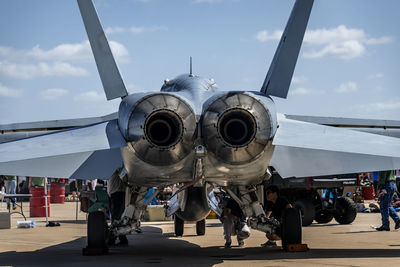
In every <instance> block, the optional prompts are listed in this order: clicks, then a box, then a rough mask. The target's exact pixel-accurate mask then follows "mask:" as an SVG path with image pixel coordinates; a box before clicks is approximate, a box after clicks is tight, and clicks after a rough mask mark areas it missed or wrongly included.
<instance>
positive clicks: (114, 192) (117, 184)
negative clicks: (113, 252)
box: [107, 168, 128, 245]
mask: <svg viewBox="0 0 400 267" xmlns="http://www.w3.org/2000/svg"><path fill="white" fill-rule="evenodd" d="M121 170H122V168H118V169H117V170H116V171H115V172H114V173H113V175H112V176H111V178H110V180H109V181H108V185H107V193H108V196H109V197H110V213H111V223H114V222H115V221H117V220H120V219H121V216H122V213H123V212H124V209H125V184H124V183H123V182H122V180H121V178H120V177H119V174H120V173H121ZM118 238H119V243H118V245H128V239H127V238H126V235H120V236H118ZM115 240H116V238H110V240H109V242H108V244H109V245H114V244H115Z"/></svg>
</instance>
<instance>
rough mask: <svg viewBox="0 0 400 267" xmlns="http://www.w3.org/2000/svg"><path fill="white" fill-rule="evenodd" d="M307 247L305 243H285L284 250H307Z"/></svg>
mask: <svg viewBox="0 0 400 267" xmlns="http://www.w3.org/2000/svg"><path fill="white" fill-rule="evenodd" d="M308 250H309V248H308V246H307V244H291V245H287V246H286V248H285V251H287V252H305V251H308Z"/></svg>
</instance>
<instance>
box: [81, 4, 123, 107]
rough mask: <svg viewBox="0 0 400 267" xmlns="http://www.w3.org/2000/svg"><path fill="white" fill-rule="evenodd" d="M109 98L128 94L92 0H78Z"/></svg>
mask: <svg viewBox="0 0 400 267" xmlns="http://www.w3.org/2000/svg"><path fill="white" fill-rule="evenodd" d="M78 5H79V9H80V12H81V15H82V19H83V23H84V24H85V29H86V33H87V35H88V38H89V42H90V46H91V47H92V51H93V55H94V59H95V60H96V65H97V69H98V71H99V75H100V78H101V82H102V83H103V88H104V92H105V93H106V96H107V100H111V99H114V98H118V97H124V96H127V95H128V92H127V90H126V87H125V84H124V81H123V80H122V77H121V74H120V72H119V70H118V66H117V64H116V62H115V59H114V56H113V54H112V52H111V49H110V45H109V43H108V41H107V38H106V36H105V34H104V30H103V27H102V26H101V23H100V20H99V17H98V15H97V12H96V9H95V7H94V5H93V2H92V0H78Z"/></svg>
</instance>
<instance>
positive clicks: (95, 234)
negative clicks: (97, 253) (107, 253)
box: [87, 211, 108, 248]
mask: <svg viewBox="0 0 400 267" xmlns="http://www.w3.org/2000/svg"><path fill="white" fill-rule="evenodd" d="M87 237H88V247H89V248H106V247H107V237H108V225H107V221H106V216H105V214H104V212H102V211H95V212H90V213H89V218H88V225H87Z"/></svg>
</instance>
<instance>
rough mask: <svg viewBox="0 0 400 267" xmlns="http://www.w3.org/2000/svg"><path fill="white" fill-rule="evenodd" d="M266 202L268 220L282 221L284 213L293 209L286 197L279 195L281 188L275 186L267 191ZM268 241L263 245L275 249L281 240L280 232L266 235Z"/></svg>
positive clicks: (265, 208) (271, 186) (269, 187)
mask: <svg viewBox="0 0 400 267" xmlns="http://www.w3.org/2000/svg"><path fill="white" fill-rule="evenodd" d="M266 195H267V196H266V200H267V201H266V202H265V206H264V210H265V214H266V215H267V217H268V218H274V219H276V220H277V221H279V222H280V221H281V218H282V214H283V211H284V210H285V209H289V208H292V205H290V203H289V201H288V200H287V199H286V198H285V197H281V196H280V195H279V188H278V187H277V186H275V185H270V186H268V187H267V190H266ZM266 236H267V238H268V241H267V242H265V243H264V244H261V246H263V247H274V246H276V241H277V240H281V233H280V231H279V230H278V232H277V233H276V234H266Z"/></svg>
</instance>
